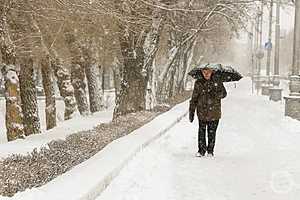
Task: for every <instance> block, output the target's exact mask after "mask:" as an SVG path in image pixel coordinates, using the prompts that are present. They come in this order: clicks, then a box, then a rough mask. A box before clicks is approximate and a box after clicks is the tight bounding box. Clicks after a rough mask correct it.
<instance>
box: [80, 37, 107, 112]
mask: <svg viewBox="0 0 300 200" xmlns="http://www.w3.org/2000/svg"><path fill="white" fill-rule="evenodd" d="M82 52H83V55H84V60H85V64H84V69H85V74H86V78H87V83H88V88H89V101H90V111H91V112H92V113H95V112H98V111H100V110H101V109H102V108H103V102H102V95H101V92H100V83H99V64H98V50H97V48H96V47H95V42H94V41H93V40H88V41H86V45H84V46H82Z"/></svg>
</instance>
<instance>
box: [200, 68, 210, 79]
mask: <svg viewBox="0 0 300 200" xmlns="http://www.w3.org/2000/svg"><path fill="white" fill-rule="evenodd" d="M201 72H202V74H203V76H204V78H205V79H206V80H210V78H211V75H212V73H213V70H211V69H203V70H201Z"/></svg>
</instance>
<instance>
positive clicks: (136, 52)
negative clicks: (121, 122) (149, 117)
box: [114, 29, 148, 118]
mask: <svg viewBox="0 0 300 200" xmlns="http://www.w3.org/2000/svg"><path fill="white" fill-rule="evenodd" d="M126 32H127V31H126V29H120V36H119V39H120V46H121V52H122V55H123V58H124V71H123V76H122V78H121V79H122V80H121V91H120V94H119V96H118V97H117V98H116V107H115V110H114V118H116V117H118V116H120V115H125V114H127V113H132V112H138V111H141V110H145V108H146V105H145V95H146V87H147V82H148V80H147V72H145V71H143V64H144V59H145V53H144V50H143V47H142V46H141V45H139V46H136V47H134V46H133V44H132V42H131V41H132V40H136V39H137V38H136V37H137V36H136V35H134V34H133V33H131V32H130V33H128V34H129V36H128V37H127V36H126ZM141 40H142V41H145V36H144V39H141Z"/></svg>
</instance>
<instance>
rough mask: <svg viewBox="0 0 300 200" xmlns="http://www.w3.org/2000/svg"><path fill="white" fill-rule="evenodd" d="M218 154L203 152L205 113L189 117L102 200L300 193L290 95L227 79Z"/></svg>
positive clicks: (291, 196)
mask: <svg viewBox="0 0 300 200" xmlns="http://www.w3.org/2000/svg"><path fill="white" fill-rule="evenodd" d="M227 89H228V94H229V95H228V97H227V98H226V99H225V101H224V102H223V118H222V119H221V121H220V126H219V128H218V132H217V143H216V148H215V154H216V156H215V157H214V158H208V157H205V158H196V157H194V154H195V152H196V151H197V122H196V121H197V120H195V121H194V123H193V124H191V123H189V122H188V118H187V117H186V118H184V119H183V120H182V121H181V122H180V123H179V124H177V125H176V126H175V127H173V128H172V129H171V130H170V131H169V132H168V133H167V134H166V135H164V136H163V137H162V138H160V139H159V140H157V141H155V142H154V143H153V144H151V145H150V146H148V147H147V148H145V149H144V150H143V151H142V152H141V153H139V154H137V156H136V157H135V158H134V159H133V160H132V161H131V162H130V163H129V164H128V165H127V166H126V167H125V168H124V169H123V170H122V171H121V173H120V175H119V176H118V177H117V178H116V179H115V180H114V181H113V182H112V183H111V184H110V185H109V187H108V188H107V189H106V190H105V191H104V192H103V193H102V194H101V196H99V197H98V199H97V200H140V199H143V200H148V199H149V200H153V199H156V200H200V199H201V200H240V199H243V200H253V199H258V200H265V199H272V200H283V199H284V200H297V199H298V198H299V196H300V159H299V155H300V148H299V146H300V122H299V121H297V120H293V119H291V118H287V117H284V103H283V102H278V103H274V102H269V100H268V98H267V97H262V96H257V95H252V94H251V85H250V81H249V79H244V80H243V81H242V82H241V83H239V84H238V85H237V88H234V87H233V85H232V84H229V85H227Z"/></svg>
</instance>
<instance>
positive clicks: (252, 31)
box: [249, 22, 254, 94]
mask: <svg viewBox="0 0 300 200" xmlns="http://www.w3.org/2000/svg"><path fill="white" fill-rule="evenodd" d="M253 36H254V24H253V22H252V23H251V32H250V33H249V40H250V53H251V55H250V56H251V58H250V59H251V60H250V65H251V81H252V94H253V93H254V84H253V79H254V50H253V45H254V37H253Z"/></svg>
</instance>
